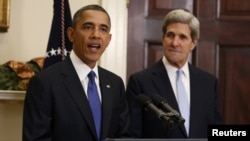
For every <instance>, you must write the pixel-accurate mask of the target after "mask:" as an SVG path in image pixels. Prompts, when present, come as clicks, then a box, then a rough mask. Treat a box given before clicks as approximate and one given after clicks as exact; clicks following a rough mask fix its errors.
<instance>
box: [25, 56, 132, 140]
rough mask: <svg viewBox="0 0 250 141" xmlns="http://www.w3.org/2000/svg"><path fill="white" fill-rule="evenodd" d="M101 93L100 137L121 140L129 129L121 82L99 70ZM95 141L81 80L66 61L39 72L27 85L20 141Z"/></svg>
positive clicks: (114, 76)
mask: <svg viewBox="0 0 250 141" xmlns="http://www.w3.org/2000/svg"><path fill="white" fill-rule="evenodd" d="M98 73H99V78H100V84H99V85H100V89H101V94H102V111H103V113H102V131H101V132H102V133H101V138H103V139H105V138H120V137H122V136H123V135H125V133H126V131H127V127H128V122H129V121H128V118H129V117H128V105H127V101H126V97H125V88H124V83H123V81H122V79H121V78H120V77H119V76H117V75H115V74H114V73H112V72H109V71H107V70H105V69H103V68H101V67H98ZM31 140H32V141H33V140H43V141H50V140H54V141H95V140H97V135H96V132H95V126H94V121H93V118H92V115H91V109H90V106H89V103H88V99H87V97H86V94H85V92H84V90H83V87H82V84H81V81H80V80H79V78H78V76H77V73H76V71H75V69H74V67H73V64H72V62H71V60H70V59H69V58H67V59H66V60H65V61H62V62H59V63H57V64H55V65H54V66H51V67H49V68H48V69H45V70H43V71H41V72H40V73H39V74H37V75H36V76H34V77H33V78H32V79H31V80H30V83H29V87H28V89H27V92H26V97H25V103H24V113H23V141H31Z"/></svg>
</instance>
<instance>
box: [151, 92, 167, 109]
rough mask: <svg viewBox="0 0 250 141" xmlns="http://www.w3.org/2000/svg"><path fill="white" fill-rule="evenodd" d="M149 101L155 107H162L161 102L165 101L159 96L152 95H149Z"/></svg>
mask: <svg viewBox="0 0 250 141" xmlns="http://www.w3.org/2000/svg"><path fill="white" fill-rule="evenodd" d="M151 99H152V101H153V103H154V104H156V105H157V106H160V105H162V104H163V103H162V102H164V101H166V100H165V99H164V98H163V97H161V96H160V95H159V94H153V95H151Z"/></svg>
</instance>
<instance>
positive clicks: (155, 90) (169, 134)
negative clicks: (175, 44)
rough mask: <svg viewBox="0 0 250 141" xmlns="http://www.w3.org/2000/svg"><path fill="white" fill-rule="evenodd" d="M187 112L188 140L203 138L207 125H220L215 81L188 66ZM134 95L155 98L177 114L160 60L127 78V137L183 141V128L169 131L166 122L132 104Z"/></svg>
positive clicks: (168, 81) (172, 94)
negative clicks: (188, 114)
mask: <svg viewBox="0 0 250 141" xmlns="http://www.w3.org/2000/svg"><path fill="white" fill-rule="evenodd" d="M189 72H190V89H191V93H190V94H191V105H190V106H191V110H190V130H189V137H190V138H206V137H207V128H208V125H209V124H221V123H223V120H222V116H221V110H220V99H219V94H218V81H217V79H216V77H214V76H212V75H210V74H208V73H206V72H204V71H202V70H200V69H198V68H196V67H194V66H192V65H190V64H189ZM138 94H145V95H147V96H149V97H151V95H152V94H159V95H160V96H161V97H163V98H164V99H166V100H167V102H168V104H169V105H170V106H171V107H172V108H174V109H175V110H177V111H179V109H178V104H177V100H176V98H175V95H174V91H173V89H172V87H171V83H170V79H169V77H168V75H167V72H166V69H165V67H164V65H163V62H162V60H160V61H159V62H158V63H156V64H155V65H153V66H152V67H150V68H148V69H145V70H143V71H141V72H138V73H136V74H133V75H131V76H130V79H129V82H128V86H127V91H126V95H127V97H128V102H129V107H130V117H131V126H130V131H131V135H133V136H134V137H138V138H186V137H187V135H186V132H185V130H184V127H183V125H182V126H177V125H176V127H174V129H173V130H171V131H170V130H169V129H168V127H169V126H167V124H166V123H167V122H164V121H162V120H160V119H159V118H158V117H157V116H156V114H155V113H153V112H151V111H150V110H147V111H145V110H144V109H143V108H142V106H141V105H139V104H138V103H137V101H136V96H137V95H138Z"/></svg>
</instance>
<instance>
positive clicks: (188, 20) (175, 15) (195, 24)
mask: <svg viewBox="0 0 250 141" xmlns="http://www.w3.org/2000/svg"><path fill="white" fill-rule="evenodd" d="M171 23H185V24H188V25H189V28H190V30H191V38H192V39H193V40H197V39H199V38H200V22H199V20H198V19H197V18H196V17H195V16H194V15H193V14H192V13H190V12H188V11H185V10H183V9H176V10H173V11H171V12H169V13H168V14H167V15H166V16H165V18H164V21H163V26H162V33H163V35H164V34H165V33H166V30H167V26H168V25H169V24H171Z"/></svg>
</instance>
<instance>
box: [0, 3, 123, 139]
mask: <svg viewBox="0 0 250 141" xmlns="http://www.w3.org/2000/svg"><path fill="white" fill-rule="evenodd" d="M69 2H70V9H71V14H72V15H73V13H74V12H75V11H76V10H77V9H78V8H80V7H81V6H83V5H87V4H91V3H92V4H101V5H103V6H104V7H105V8H106V9H107V11H108V12H109V13H110V15H111V19H112V30H111V32H112V34H113V38H112V41H111V43H110V46H109V48H108V49H107V50H106V52H105V54H104V55H103V57H102V58H101V60H100V65H101V66H103V67H104V68H107V69H109V70H111V71H113V72H115V73H116V74H118V75H120V76H121V77H122V78H123V79H124V81H126V80H125V77H126V31H127V22H126V18H127V15H126V12H127V11H126V10H127V9H126V6H125V5H126V0H123V1H117V0H69ZM118 2H119V3H118ZM52 16H53V0H39V1H37V0H10V28H9V29H8V32H5V33H3V32H0V64H3V63H5V62H7V61H9V60H16V61H23V62H26V61H29V60H30V59H31V58H35V57H40V56H44V55H45V50H46V47H47V42H48V37H49V32H50V26H51V21H52ZM22 110H23V100H2V99H0V141H21V131H22Z"/></svg>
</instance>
